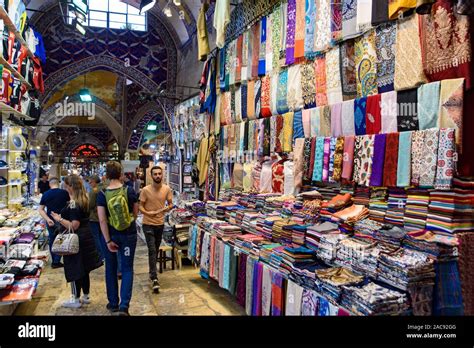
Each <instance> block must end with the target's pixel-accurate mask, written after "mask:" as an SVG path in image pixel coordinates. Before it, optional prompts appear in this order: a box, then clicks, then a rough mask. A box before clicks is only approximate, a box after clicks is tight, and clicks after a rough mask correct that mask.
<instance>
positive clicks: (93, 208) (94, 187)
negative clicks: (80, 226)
mask: <svg viewBox="0 0 474 348" xmlns="http://www.w3.org/2000/svg"><path fill="white" fill-rule="evenodd" d="M99 184H100V178H99V176H97V175H94V176H92V177H91V178H90V186H91V190H90V192H89V214H90V215H89V226H90V229H91V232H92V236H93V237H94V241H95V246H96V248H97V251H98V252H99V257H100V259H101V260H103V259H104V251H103V250H102V244H103V243H101V241H100V240H101V239H102V238H103V237H102V233H101V232H100V224H99V215H97V194H98V193H99Z"/></svg>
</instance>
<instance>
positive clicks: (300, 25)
mask: <svg viewBox="0 0 474 348" xmlns="http://www.w3.org/2000/svg"><path fill="white" fill-rule="evenodd" d="M305 12H306V9H305V1H304V0H297V1H296V26H295V60H297V61H298V60H300V59H301V58H304V36H305Z"/></svg>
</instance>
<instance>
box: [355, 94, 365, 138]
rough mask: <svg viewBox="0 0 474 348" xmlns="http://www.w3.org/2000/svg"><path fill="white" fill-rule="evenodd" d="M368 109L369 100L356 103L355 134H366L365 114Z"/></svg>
mask: <svg viewBox="0 0 474 348" xmlns="http://www.w3.org/2000/svg"><path fill="white" fill-rule="evenodd" d="M366 108H367V98H366V97H364V98H360V99H356V100H355V101H354V125H355V134H356V135H364V134H366V124H365V114H366Z"/></svg>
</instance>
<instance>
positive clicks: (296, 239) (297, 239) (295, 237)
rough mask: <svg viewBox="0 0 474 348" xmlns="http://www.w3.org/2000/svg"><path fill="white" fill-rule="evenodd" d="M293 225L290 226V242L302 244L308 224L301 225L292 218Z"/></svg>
mask: <svg viewBox="0 0 474 348" xmlns="http://www.w3.org/2000/svg"><path fill="white" fill-rule="evenodd" d="M293 222H294V223H295V225H293V226H291V243H293V244H296V245H304V242H305V235H306V230H307V228H308V226H309V225H301V224H299V223H298V222H297V221H295V219H293Z"/></svg>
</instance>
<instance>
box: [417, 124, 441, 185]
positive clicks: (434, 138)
mask: <svg viewBox="0 0 474 348" xmlns="http://www.w3.org/2000/svg"><path fill="white" fill-rule="evenodd" d="M421 132H423V133H424V143H423V151H422V155H421V164H420V168H421V170H420V178H419V185H420V186H421V187H433V186H434V182H435V177H436V167H437V164H438V145H439V129H436V128H434V129H427V130H425V131H421Z"/></svg>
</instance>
